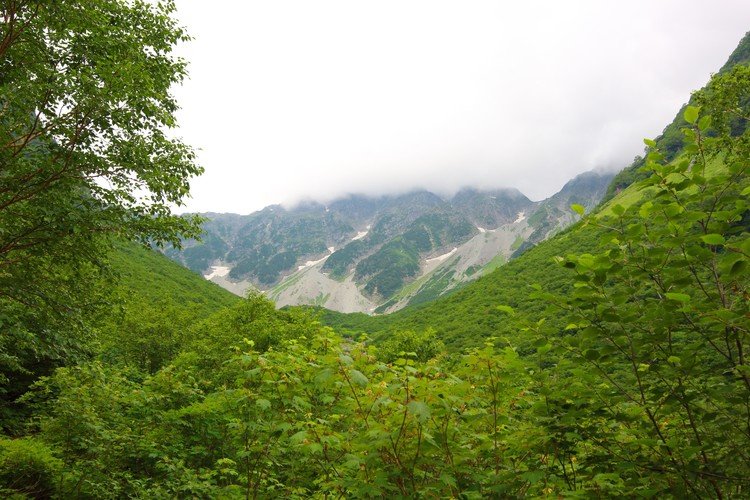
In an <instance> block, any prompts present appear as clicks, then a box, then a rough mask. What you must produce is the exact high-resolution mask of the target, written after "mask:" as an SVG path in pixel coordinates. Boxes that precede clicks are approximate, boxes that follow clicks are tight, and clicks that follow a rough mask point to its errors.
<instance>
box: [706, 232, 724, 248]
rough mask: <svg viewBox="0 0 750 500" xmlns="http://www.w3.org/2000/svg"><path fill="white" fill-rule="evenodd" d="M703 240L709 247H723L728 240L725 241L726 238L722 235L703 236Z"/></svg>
mask: <svg viewBox="0 0 750 500" xmlns="http://www.w3.org/2000/svg"><path fill="white" fill-rule="evenodd" d="M701 240H703V243H706V244H708V245H723V244H724V242H725V241H726V240H724V237H723V236H722V235H720V234H715V233H713V234H704V235H703V236H701Z"/></svg>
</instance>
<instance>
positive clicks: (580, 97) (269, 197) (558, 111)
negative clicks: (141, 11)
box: [175, 0, 750, 213]
mask: <svg viewBox="0 0 750 500" xmlns="http://www.w3.org/2000/svg"><path fill="white" fill-rule="evenodd" d="M177 7H178V11H179V18H180V20H181V22H182V23H183V24H184V25H185V26H186V27H187V28H188V30H189V32H190V33H191V35H193V37H194V38H195V39H194V40H193V41H192V42H190V43H189V44H187V45H184V46H182V47H180V49H179V53H180V54H181V55H182V56H183V57H185V58H186V59H187V60H188V61H189V63H190V67H189V70H190V79H189V81H187V82H186V83H185V84H184V85H183V86H182V87H180V88H177V89H175V93H176V96H177V98H178V100H179V102H180V105H181V106H182V110H181V111H180V113H179V115H178V119H179V122H180V125H181V126H180V129H179V130H178V135H180V136H182V138H183V139H185V140H186V141H187V142H188V143H190V144H192V145H193V146H195V147H196V148H198V149H199V161H200V163H201V164H202V165H203V166H204V167H205V169H206V172H205V174H203V176H202V177H201V178H199V179H196V180H195V181H194V182H193V184H192V199H191V200H188V204H187V207H186V209H187V210H189V211H200V212H205V211H213V212H236V213H249V212H252V211H254V210H258V209H260V208H263V207H264V206H266V205H270V204H274V203H293V202H295V201H298V200H300V199H303V198H308V199H316V200H320V201H326V200H329V199H331V198H333V197H336V196H340V195H343V194H345V193H365V194H382V193H395V192H403V191H406V190H409V189H412V188H426V189H430V190H433V191H436V192H440V193H445V194H448V193H451V192H453V191H456V190H457V189H459V188H460V187H462V186H476V187H481V188H496V187H517V188H519V189H520V190H521V191H522V192H524V193H525V194H526V195H527V196H529V197H530V198H532V199H535V200H536V199H542V198H545V197H547V196H549V195H551V194H553V193H554V192H556V191H557V190H559V189H560V187H562V185H563V184H564V183H565V182H566V181H567V180H568V179H570V178H572V177H573V176H575V175H576V174H579V173H581V172H584V171H586V170H591V169H594V168H609V169H618V170H619V169H621V168H623V167H625V166H626V165H627V164H628V163H629V162H630V161H631V160H632V158H633V157H634V156H635V155H636V154H639V153H640V152H641V151H642V150H643V143H642V139H643V138H644V137H654V136H656V135H658V134H659V133H660V132H661V130H662V129H663V127H664V126H665V125H666V124H667V123H668V122H669V121H671V119H672V118H673V116H674V115H675V113H676V112H677V110H678V109H679V107H680V105H681V104H682V103H684V102H685V101H686V100H687V98H688V96H689V94H690V92H691V91H692V90H695V89H698V88H700V87H701V86H703V85H704V84H705V82H706V81H707V80H708V78H709V76H710V74H711V73H712V72H715V71H717V70H718V69H719V67H721V65H722V64H724V62H725V61H726V59H727V57H728V56H729V54H730V52H731V51H732V50H733V49H734V47H735V46H736V45H737V43H738V42H739V40H740V38H741V37H742V36H743V34H744V33H745V32H746V31H748V30H750V2H748V1H747V0H712V1H707V0H659V1H654V0H629V1H626V2H625V1H614V0H612V1H604V0H590V1H588V0H587V1H584V0H569V1H559V0H544V1H543V0H533V1H528V0H526V1H515V2H505V1H503V2H501V1H474V0H460V1H459V0H452V1H440V0H424V1H421V0H420V1H416V0H394V1H391V0H377V1H374V0H372V1H358V0H340V1H329V0H315V1H312V0H265V1H255V0H245V1H241V2H238V1H228V0H213V1H211V2H205V1H198V0H177Z"/></svg>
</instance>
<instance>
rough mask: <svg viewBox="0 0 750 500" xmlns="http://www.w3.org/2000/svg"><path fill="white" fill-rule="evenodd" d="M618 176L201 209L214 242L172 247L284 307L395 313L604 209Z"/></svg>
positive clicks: (189, 261) (176, 254) (215, 276)
mask: <svg viewBox="0 0 750 500" xmlns="http://www.w3.org/2000/svg"><path fill="white" fill-rule="evenodd" d="M611 178H612V176H611V175H608V174H601V173H597V172H587V173H584V174H581V175H579V176H577V177H576V178H574V179H572V180H571V181H569V182H568V183H567V184H566V185H565V186H564V187H563V188H562V189H561V190H560V192H558V193H556V194H555V195H553V196H551V197H550V198H548V199H546V200H543V201H540V202H533V201H531V200H529V199H528V198H527V197H526V196H524V195H523V194H522V193H521V192H520V191H518V190H516V189H497V190H479V189H473V188H466V189H463V190H461V191H459V192H458V193H456V194H455V195H454V196H453V197H451V198H449V199H443V198H441V197H440V196H437V195H435V194H434V193H430V192H428V191H413V192H410V193H406V194H403V195H399V196H382V197H377V198H370V197H365V196H358V195H350V196H347V197H345V198H341V199H339V200H336V201H333V202H331V203H329V204H326V205H324V204H321V203H316V202H307V203H302V204H300V205H298V206H296V207H294V208H291V209H286V208H284V207H282V206H280V205H274V206H270V207H266V208H264V209H263V210H260V211H258V212H255V213H253V214H250V215H245V216H242V215H236V214H210V213H209V214H201V215H203V216H205V217H206V218H207V219H208V220H207V222H206V223H205V224H204V231H205V235H204V237H203V241H202V242H197V241H186V242H185V244H184V248H183V249H182V250H181V251H177V250H170V251H167V252H166V253H167V255H169V256H170V257H171V258H173V259H174V260H176V261H178V262H181V263H183V264H184V265H186V266H187V267H189V268H190V269H192V270H194V271H196V272H199V273H201V274H202V275H203V276H204V277H206V278H207V279H210V280H211V281H214V282H216V283H218V284H220V285H221V286H223V287H225V288H226V289H228V290H230V291H232V292H234V293H237V294H240V295H241V294H244V293H246V291H247V290H248V289H250V288H256V289H259V290H262V291H264V292H265V293H266V294H267V295H268V296H269V297H270V298H271V299H273V300H274V301H275V302H276V303H277V305H278V306H279V307H281V306H285V305H299V304H314V305H320V306H324V307H327V308H330V309H333V310H338V311H342V312H355V311H359V312H368V313H373V312H376V313H381V312H390V311H393V310H397V309H400V308H401V307H404V306H406V305H408V304H415V303H421V302H425V301H428V300H431V299H433V298H435V297H438V296H440V295H442V294H444V293H446V292H448V291H450V290H452V289H455V288H457V287H460V286H461V285H462V284H464V283H467V282H469V281H472V280H474V279H476V278H478V277H479V276H481V275H483V274H485V273H487V272H489V271H491V270H493V269H495V268H497V267H498V266H499V265H502V264H503V263H504V262H506V261H507V260H508V259H510V258H513V257H514V256H515V255H518V254H520V253H521V252H522V251H524V250H525V249H526V248H529V247H531V246H533V245H535V244H536V243H538V242H540V241H543V240H544V239H546V238H548V237H549V236H551V235H552V234H554V233H556V232H557V231H559V230H561V229H562V228H564V227H566V226H567V225H569V224H570V223H572V222H573V221H574V220H575V217H576V216H575V214H574V213H573V212H572V211H571V210H570V209H569V207H570V205H571V204H573V203H577V204H580V205H583V206H584V207H587V208H591V207H593V206H595V205H596V204H597V203H598V202H599V200H600V199H601V198H602V196H603V195H604V193H605V191H606V188H607V185H608V183H609V182H610V180H611Z"/></svg>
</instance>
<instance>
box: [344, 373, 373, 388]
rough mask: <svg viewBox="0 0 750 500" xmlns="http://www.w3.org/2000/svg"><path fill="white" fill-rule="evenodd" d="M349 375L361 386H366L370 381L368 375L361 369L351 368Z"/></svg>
mask: <svg viewBox="0 0 750 500" xmlns="http://www.w3.org/2000/svg"><path fill="white" fill-rule="evenodd" d="M349 376H350V377H351V379H352V382H354V383H355V384H356V385H358V386H360V387H365V386H367V384H368V383H369V382H370V381H369V380H368V379H367V377H365V374H364V373H362V372H361V371H359V370H351V371H350V372H349Z"/></svg>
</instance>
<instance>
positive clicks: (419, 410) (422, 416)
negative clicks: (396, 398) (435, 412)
mask: <svg viewBox="0 0 750 500" xmlns="http://www.w3.org/2000/svg"><path fill="white" fill-rule="evenodd" d="M406 407H407V408H408V409H409V413H411V414H412V415H414V417H415V418H416V419H417V421H418V422H419V423H425V422H426V421H427V419H429V418H430V407H429V406H427V404H426V403H424V402H422V401H411V402H410V403H409V404H408V405H406Z"/></svg>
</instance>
